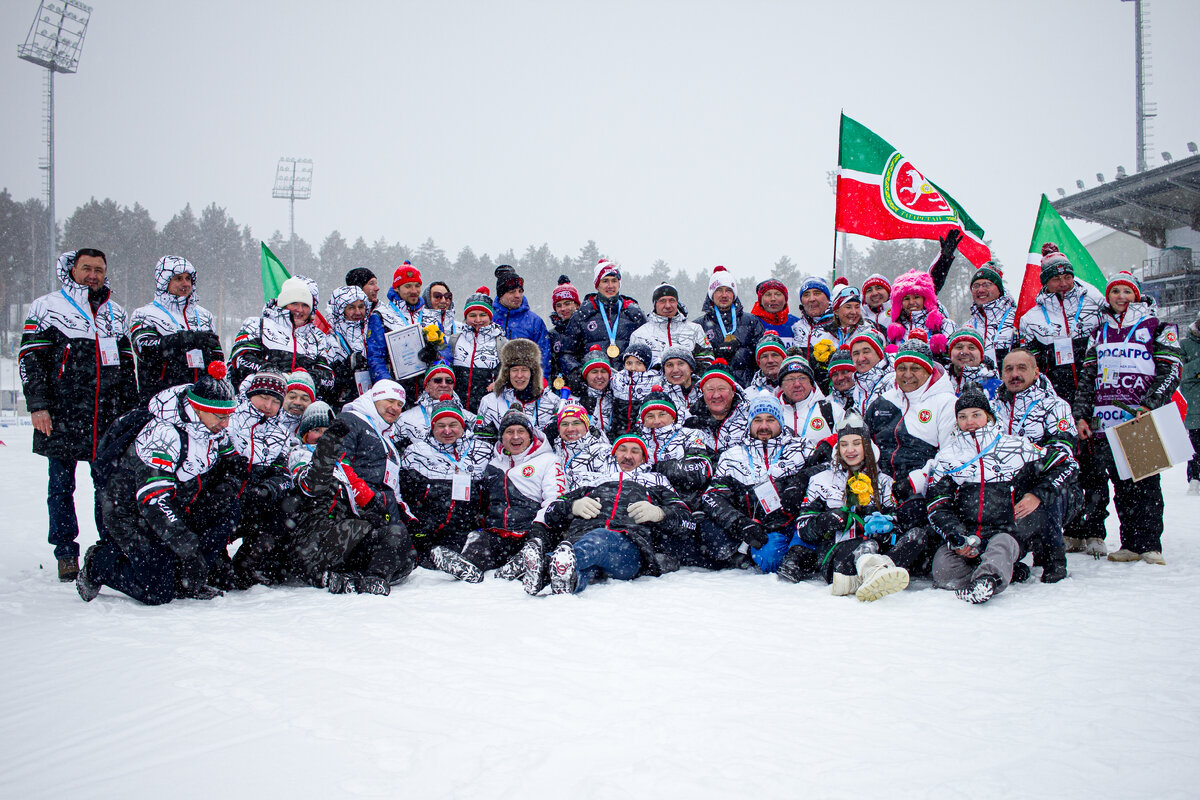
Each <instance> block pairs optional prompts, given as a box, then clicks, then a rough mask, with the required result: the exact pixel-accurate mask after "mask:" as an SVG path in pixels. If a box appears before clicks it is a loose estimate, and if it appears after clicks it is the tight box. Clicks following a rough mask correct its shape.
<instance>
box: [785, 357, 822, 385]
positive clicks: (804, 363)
mask: <svg viewBox="0 0 1200 800" xmlns="http://www.w3.org/2000/svg"><path fill="white" fill-rule="evenodd" d="M793 372H798V373H800V374H801V375H807V376H808V379H809V380H810V381H812V382H813V383H816V380H817V374H816V373H815V372H813V368H812V364H809V363H808V359H807V358H805V357H804V356H802V355H800V354H799V353H793V354H792V355H790V356H788V357H787V358H785V359H784V360H783V363H782V364H780V365H779V380H780V381H782V380H783V379H784V377H786V376H787V375H790V374H791V373H793Z"/></svg>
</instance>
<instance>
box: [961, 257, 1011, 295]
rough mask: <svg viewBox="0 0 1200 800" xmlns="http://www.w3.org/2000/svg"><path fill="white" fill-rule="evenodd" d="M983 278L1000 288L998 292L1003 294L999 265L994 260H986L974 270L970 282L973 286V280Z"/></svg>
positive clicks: (1002, 280)
mask: <svg viewBox="0 0 1200 800" xmlns="http://www.w3.org/2000/svg"><path fill="white" fill-rule="evenodd" d="M978 280H985V281H991V282H992V283H994V284H996V288H997V289H999V290H1000V294H1004V278H1003V275H1002V273H1001V271H1000V265H999V264H997V263H996V262H995V261H988V262H987V263H986V264H984V265H983V266H982V267H980V268H979V269H977V270H975V274H974V275H972V276H971V283H970V284H969V285H971V286H974V285H975V281H978Z"/></svg>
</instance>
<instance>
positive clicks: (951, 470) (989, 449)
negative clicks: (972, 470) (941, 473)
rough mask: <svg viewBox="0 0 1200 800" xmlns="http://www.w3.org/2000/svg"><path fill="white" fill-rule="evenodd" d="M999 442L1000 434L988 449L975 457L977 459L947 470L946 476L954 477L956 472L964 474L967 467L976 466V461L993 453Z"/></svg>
mask: <svg viewBox="0 0 1200 800" xmlns="http://www.w3.org/2000/svg"><path fill="white" fill-rule="evenodd" d="M999 441H1000V434H998V433H997V434H996V438H995V439H992V443H991V444H989V445H988V446H987V447H985V448H983V449H982V450H980V451H979V452H978V453H977V454H976V455H975V457H974V458H972V459H971V460H970V461H968V462H967V463H965V464H963V465H962V466H959V467H955V468H954V469H948V470H946V474H947V475H953V474H955V473H956V472H962V471H963V470H964V469H966V468H967V467H969V466H971V465H972V464H974V463H975V462H976V461H978V460H979V459H981V458H983V457H984V456H986V455H987V454H988V453H990V452H992V448H993V447H995V446H996V443H997V442H999Z"/></svg>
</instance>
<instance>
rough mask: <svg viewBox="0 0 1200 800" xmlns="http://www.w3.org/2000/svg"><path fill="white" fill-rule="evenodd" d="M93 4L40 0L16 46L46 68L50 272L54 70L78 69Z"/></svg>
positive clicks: (51, 249)
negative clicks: (30, 23)
mask: <svg viewBox="0 0 1200 800" xmlns="http://www.w3.org/2000/svg"><path fill="white" fill-rule="evenodd" d="M91 16H92V8H91V6H85V5H84V4H83V3H80V2H78V0H41V3H40V4H39V5H38V10H37V16H35V17H34V18H33V24H32V25H30V26H29V34H28V35H27V36H26V37H25V44H21V45H17V56H18V57H19V58H21V59H22V60H23V61H28V62H29V63H31V64H37V65H38V66H39V67H42V68H43V69H45V70H46V109H45V110H46V130H45V133H46V159H45V162H44V163H43V164H40V165H39V166H40V167H41V168H42V169H43V170H45V171H46V210H47V212H48V213H47V216H48V222H49V229H48V231H47V236H46V239H47V241H48V242H49V247H48V249H47V257H48V258H49V260H50V269H51V273H50V274H51V275H53V274H54V272H53V269H54V264H55V261H56V260H57V253H56V252H55V250H56V248H55V246H54V245H55V241H54V73H56V72H62V73H64V74H66V75H72V74H74V73H75V72H76V71H78V69H79V53H80V51H81V50H83V37H84V34H86V33H87V26H88V20H89V19H90V18H91Z"/></svg>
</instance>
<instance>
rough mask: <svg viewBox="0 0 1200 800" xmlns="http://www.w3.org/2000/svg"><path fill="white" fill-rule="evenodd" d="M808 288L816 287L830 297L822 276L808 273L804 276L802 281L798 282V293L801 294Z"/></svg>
mask: <svg viewBox="0 0 1200 800" xmlns="http://www.w3.org/2000/svg"><path fill="white" fill-rule="evenodd" d="M809 289H817V290H818V291H821V292H824V293H825V297H826V298H829V297H830V294H829V284H828V283H826V282H825V279H824V278H822V277H820V276H818V275H809V276H807V277H805V278H804V281H803V282H802V283H801V284H800V295H801V296H803V295H804V293H805V292H807V291H808V290H809Z"/></svg>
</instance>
